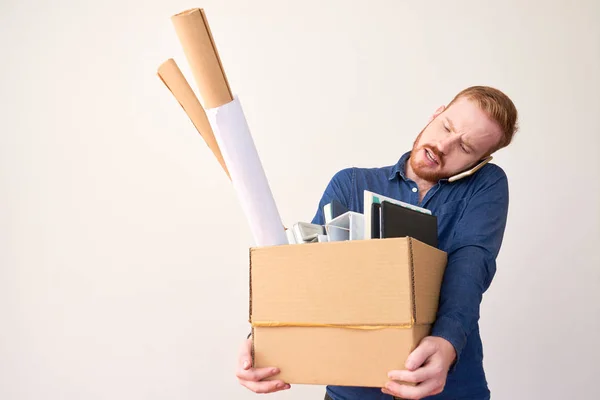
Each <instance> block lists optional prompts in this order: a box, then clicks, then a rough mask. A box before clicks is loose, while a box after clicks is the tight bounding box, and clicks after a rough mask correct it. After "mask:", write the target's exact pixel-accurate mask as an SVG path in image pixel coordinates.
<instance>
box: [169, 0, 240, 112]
mask: <svg viewBox="0 0 600 400" xmlns="http://www.w3.org/2000/svg"><path fill="white" fill-rule="evenodd" d="M171 22H172V23H173V26H174V27H175V32H176V33H177V37H178V38H179V41H180V43H181V46H182V47H183V52H184V54H185V56H186V58H187V60H188V63H189V65H190V68H191V70H192V74H193V76H194V80H195V81H196V84H197V85H198V89H199V92H200V96H201V97H202V100H203V105H204V108H214V107H219V106H222V105H223V104H226V103H229V102H230V101H232V100H233V95H232V94H231V89H230V87H229V82H228V81H227V76H226V75H225V71H224V69H223V65H222V64H221V59H220V58H219V53H218V51H217V47H216V45H215V42H214V40H213V37H212V33H211V31H210V27H209V25H208V20H207V19H206V15H205V14H204V10H202V9H200V8H192V9H189V10H186V11H182V12H180V13H178V14H175V15H173V16H172V17H171Z"/></svg>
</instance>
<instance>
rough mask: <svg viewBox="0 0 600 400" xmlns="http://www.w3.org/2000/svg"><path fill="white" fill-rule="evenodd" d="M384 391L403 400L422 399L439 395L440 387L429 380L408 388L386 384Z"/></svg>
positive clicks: (390, 383) (392, 383) (395, 383)
mask: <svg viewBox="0 0 600 400" xmlns="http://www.w3.org/2000/svg"><path fill="white" fill-rule="evenodd" d="M385 389H386V390H388V391H389V392H391V393H392V394H393V395H394V396H397V397H401V398H403V399H416V400H418V399H422V398H425V397H427V396H431V395H433V394H437V393H440V389H441V386H440V385H439V384H438V382H437V381H436V380H435V379H429V380H427V381H425V382H423V383H421V384H420V385H417V386H409V385H401V384H399V383H397V382H388V383H386V385H385Z"/></svg>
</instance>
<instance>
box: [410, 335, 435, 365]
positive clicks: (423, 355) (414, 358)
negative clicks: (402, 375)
mask: <svg viewBox="0 0 600 400" xmlns="http://www.w3.org/2000/svg"><path fill="white" fill-rule="evenodd" d="M433 353H435V347H434V346H432V345H430V343H429V342H427V341H422V342H421V344H419V346H418V347H417V348H416V349H415V350H414V351H413V352H412V353H410V355H409V356H408V358H407V359H406V364H405V367H406V368H407V369H408V370H410V371H414V370H415V369H417V368H419V367H420V366H421V365H423V363H424V362H425V361H426V360H427V359H428V358H429V357H430V356H431V355H432V354H433Z"/></svg>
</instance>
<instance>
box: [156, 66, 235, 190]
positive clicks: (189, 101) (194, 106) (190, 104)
mask: <svg viewBox="0 0 600 400" xmlns="http://www.w3.org/2000/svg"><path fill="white" fill-rule="evenodd" d="M157 75H158V77H159V78H160V79H161V80H162V81H163V83H164V84H165V86H166V87H167V88H168V89H169V90H170V91H171V93H172V94H173V96H174V97H175V99H176V100H177V101H178V102H179V104H180V105H181V107H182V108H183V110H184V111H185V113H186V114H187V116H188V117H189V118H190V120H191V121H192V123H193V124H194V127H196V130H197V131H198V132H199V133H200V135H201V136H202V138H203V139H204V141H205V142H206V144H207V145H208V147H209V148H210V150H211V151H212V152H213V154H214V155H215V157H216V158H217V161H218V162H219V164H221V167H222V168H223V170H224V171H225V173H226V174H227V176H228V177H229V178H230V179H231V177H230V176H229V171H228V169H227V165H226V164H225V160H224V159H223V155H222V154H221V150H220V149H219V145H218V143H217V140H216V139H215V135H214V133H213V130H212V127H211V126H210V122H208V118H207V117H206V112H205V111H204V108H202V104H200V102H199V101H198V98H197V97H196V94H195V93H194V91H193V90H192V87H191V86H190V85H189V83H188V81H187V80H186V79H185V76H183V73H182V72H181V70H180V69H179V67H178V66H177V63H176V62H175V60H173V59H172V58H170V59H168V60H167V61H165V62H164V63H162V64H161V65H160V66H159V67H158V72H157Z"/></svg>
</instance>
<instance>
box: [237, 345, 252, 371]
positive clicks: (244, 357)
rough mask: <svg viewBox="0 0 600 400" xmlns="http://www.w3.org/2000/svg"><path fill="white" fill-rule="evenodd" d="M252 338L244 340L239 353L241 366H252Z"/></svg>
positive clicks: (245, 367)
mask: <svg viewBox="0 0 600 400" xmlns="http://www.w3.org/2000/svg"><path fill="white" fill-rule="evenodd" d="M251 351H252V339H247V340H246V341H244V343H243V344H242V346H241V348H240V353H239V367H240V368H242V369H249V368H250V367H251V366H252V354H251Z"/></svg>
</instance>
